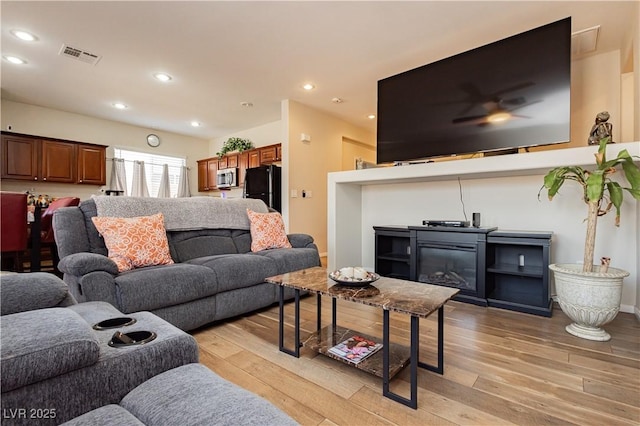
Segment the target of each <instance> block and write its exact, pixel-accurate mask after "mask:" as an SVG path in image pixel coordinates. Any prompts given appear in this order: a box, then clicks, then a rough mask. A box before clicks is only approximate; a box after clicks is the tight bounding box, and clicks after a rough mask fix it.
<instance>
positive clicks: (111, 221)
mask: <svg viewBox="0 0 640 426" xmlns="http://www.w3.org/2000/svg"><path fill="white" fill-rule="evenodd" d="M91 220H92V221H93V223H94V225H95V226H96V229H97V230H98V232H99V233H100V235H102V238H104V243H105V245H106V246H107V249H108V250H109V258H110V259H111V260H113V261H114V262H115V263H116V265H118V270H119V271H121V272H122V271H129V270H131V269H134V268H141V267H143V266H153V265H167V264H170V263H173V259H172V258H171V253H170V252H169V242H168V241H167V233H166V231H165V229H164V215H163V214H162V213H158V214H154V215H152V216H142V217H131V218H122V217H92V218H91Z"/></svg>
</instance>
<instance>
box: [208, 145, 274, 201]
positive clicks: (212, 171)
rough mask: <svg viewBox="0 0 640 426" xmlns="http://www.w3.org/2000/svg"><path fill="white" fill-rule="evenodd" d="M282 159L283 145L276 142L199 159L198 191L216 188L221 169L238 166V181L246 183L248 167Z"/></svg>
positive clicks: (239, 183)
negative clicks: (220, 155)
mask: <svg viewBox="0 0 640 426" xmlns="http://www.w3.org/2000/svg"><path fill="white" fill-rule="evenodd" d="M281 159H282V145H281V144H274V145H268V146H263V147H259V148H255V149H251V150H248V151H243V152H239V153H234V154H229V155H224V156H222V157H212V158H205V159H202V160H198V162H197V163H198V191H199V192H206V191H213V190H215V189H217V188H216V174H217V171H218V170H220V169H227V168H237V169H238V175H237V177H236V182H237V183H238V186H243V185H244V178H245V175H246V170H247V169H248V168H253V167H259V166H261V165H263V164H272V163H274V162H277V161H281Z"/></svg>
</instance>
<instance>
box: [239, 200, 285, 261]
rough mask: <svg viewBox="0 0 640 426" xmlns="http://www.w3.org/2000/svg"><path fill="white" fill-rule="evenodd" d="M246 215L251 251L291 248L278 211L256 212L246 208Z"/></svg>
mask: <svg viewBox="0 0 640 426" xmlns="http://www.w3.org/2000/svg"><path fill="white" fill-rule="evenodd" d="M247 215H248V216H249V221H250V222H251V251H253V252H256V251H261V250H268V249H277V248H291V243H290V242H289V240H288V239H287V233H286V232H285V230H284V221H283V220H282V215H280V213H278V212H273V213H256V212H254V211H251V210H249V209H247Z"/></svg>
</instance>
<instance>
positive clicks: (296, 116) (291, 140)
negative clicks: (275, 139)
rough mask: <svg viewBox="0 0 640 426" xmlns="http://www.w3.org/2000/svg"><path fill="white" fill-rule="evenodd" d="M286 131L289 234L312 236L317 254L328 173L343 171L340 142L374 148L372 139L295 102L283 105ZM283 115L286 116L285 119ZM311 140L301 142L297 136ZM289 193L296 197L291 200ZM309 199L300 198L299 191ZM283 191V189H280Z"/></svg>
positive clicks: (323, 243)
mask: <svg viewBox="0 0 640 426" xmlns="http://www.w3.org/2000/svg"><path fill="white" fill-rule="evenodd" d="M283 103H284V104H285V105H284V111H285V112H284V114H283V117H285V116H286V117H287V119H286V123H285V124H286V126H287V129H288V140H287V145H286V146H287V159H286V162H285V161H284V160H283V166H287V167H288V171H289V173H288V182H287V186H286V191H287V192H283V193H284V194H287V195H289V200H288V205H289V228H290V229H289V230H290V232H302V233H307V234H310V235H312V236H313V238H314V239H315V242H316V244H317V245H318V249H319V250H320V253H323V254H324V253H326V251H327V173H329V172H333V171H339V170H342V143H343V139H344V138H347V139H351V140H356V141H358V142H361V143H364V144H368V145H370V146H375V142H374V141H375V137H374V135H373V134H372V133H371V132H369V131H367V130H365V129H364V128H361V127H357V126H354V125H352V124H350V123H347V122H345V121H343V120H340V119H338V118H336V117H334V116H332V115H330V114H327V113H325V112H322V111H319V110H316V109H313V108H310V107H308V106H306V105H303V104H301V103H299V102H295V101H291V100H289V101H283ZM285 114H286V115H285ZM302 133H305V134H307V135H309V136H311V142H301V141H300V135H301V134H302ZM291 190H297V191H298V196H297V197H296V198H293V197H291ZM303 190H304V191H306V192H307V193H309V192H311V195H312V196H311V197H306V198H303V197H302V191H303ZM283 191H284V188H283Z"/></svg>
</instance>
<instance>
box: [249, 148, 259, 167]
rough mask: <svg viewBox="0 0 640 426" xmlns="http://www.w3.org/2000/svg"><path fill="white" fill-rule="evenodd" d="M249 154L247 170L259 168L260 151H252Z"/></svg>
mask: <svg viewBox="0 0 640 426" xmlns="http://www.w3.org/2000/svg"><path fill="white" fill-rule="evenodd" d="M248 154H249V167H248V168H249V169H251V168H253V167H259V166H260V150H258V149H252V150H251V151H249V152H248Z"/></svg>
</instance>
